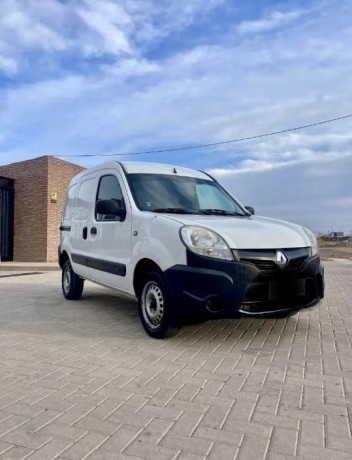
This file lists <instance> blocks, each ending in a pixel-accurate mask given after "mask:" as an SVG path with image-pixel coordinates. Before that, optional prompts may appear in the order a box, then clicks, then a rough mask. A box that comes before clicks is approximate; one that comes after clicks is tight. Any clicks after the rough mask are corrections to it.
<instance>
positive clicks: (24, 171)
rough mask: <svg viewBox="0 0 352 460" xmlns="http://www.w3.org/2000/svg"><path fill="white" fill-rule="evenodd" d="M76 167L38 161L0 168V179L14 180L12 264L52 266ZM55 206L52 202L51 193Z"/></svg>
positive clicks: (56, 160) (66, 163)
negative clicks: (62, 216)
mask: <svg viewBox="0 0 352 460" xmlns="http://www.w3.org/2000/svg"><path fill="white" fill-rule="evenodd" d="M82 169H83V168H81V167H80V166H78V165H74V164H72V163H68V162H66V161H62V160H58V159H56V158H51V157H47V156H45V157H40V158H35V159H33V160H27V161H21V162H19V163H13V164H10V165H6V166H0V175H1V176H4V177H8V178H10V179H15V235H14V261H16V262H45V261H47V262H54V261H56V260H57V247H58V244H59V238H60V231H59V226H60V219H61V213H62V209H63V205H64V202H65V194H66V189H67V187H68V185H69V183H70V180H71V179H72V177H73V176H74V175H75V174H78V173H79V172H81V171H82ZM53 192H56V193H57V202H56V203H52V202H51V193H53Z"/></svg>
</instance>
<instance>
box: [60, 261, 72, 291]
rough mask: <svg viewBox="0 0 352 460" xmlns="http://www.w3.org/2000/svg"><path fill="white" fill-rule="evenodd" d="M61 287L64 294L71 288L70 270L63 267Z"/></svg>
mask: <svg viewBox="0 0 352 460" xmlns="http://www.w3.org/2000/svg"><path fill="white" fill-rule="evenodd" d="M62 285H63V288H64V292H65V294H68V292H69V291H70V287H71V270H70V268H69V267H65V270H64V275H63V279H62Z"/></svg>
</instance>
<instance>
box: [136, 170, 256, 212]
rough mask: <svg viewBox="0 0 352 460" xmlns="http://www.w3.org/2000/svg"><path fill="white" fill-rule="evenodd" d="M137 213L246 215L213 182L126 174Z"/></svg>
mask: <svg viewBox="0 0 352 460" xmlns="http://www.w3.org/2000/svg"><path fill="white" fill-rule="evenodd" d="M127 180H128V183H129V186H130V189H131V191H132V195H133V198H134V200H135V202H136V205H137V207H138V208H139V209H140V210H141V211H154V212H167V213H175V214H215V215H237V216H246V215H248V214H247V212H246V211H245V210H244V209H243V207H242V206H241V205H240V204H239V203H237V202H236V201H235V200H234V199H233V198H232V197H231V196H230V195H228V193H226V191H225V190H224V189H223V188H222V187H221V186H220V185H219V184H217V183H216V182H214V181H212V180H210V179H209V180H207V179H200V178H196V177H186V176H178V175H170V174H128V175H127Z"/></svg>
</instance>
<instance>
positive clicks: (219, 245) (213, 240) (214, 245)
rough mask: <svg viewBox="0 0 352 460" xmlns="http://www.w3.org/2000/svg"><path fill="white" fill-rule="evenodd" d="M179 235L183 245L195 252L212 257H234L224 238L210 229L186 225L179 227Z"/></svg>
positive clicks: (229, 258)
mask: <svg viewBox="0 0 352 460" xmlns="http://www.w3.org/2000/svg"><path fill="white" fill-rule="evenodd" d="M180 237H181V240H182V242H183V243H184V244H185V246H186V247H187V248H188V249H189V250H190V251H192V252H195V253H196V254H200V255H201V256H205V257H213V258H214V259H223V260H233V259H234V257H233V255H232V252H231V249H230V248H229V247H228V245H227V243H226V242H225V240H223V238H221V236H220V235H218V234H217V233H215V232H213V231H212V230H209V229H207V228H204V227H197V226H193V225H187V226H185V227H182V228H181V231H180Z"/></svg>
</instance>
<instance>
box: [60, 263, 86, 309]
mask: <svg viewBox="0 0 352 460" xmlns="http://www.w3.org/2000/svg"><path fill="white" fill-rule="evenodd" d="M61 286H62V292H63V294H64V297H65V298H66V299H68V300H79V299H80V298H81V296H82V292H83V286H84V280H83V279H82V278H80V277H79V276H78V275H76V273H75V272H74V271H73V270H72V266H71V262H70V261H69V260H66V262H65V263H64V266H63V267H62V277H61Z"/></svg>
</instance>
